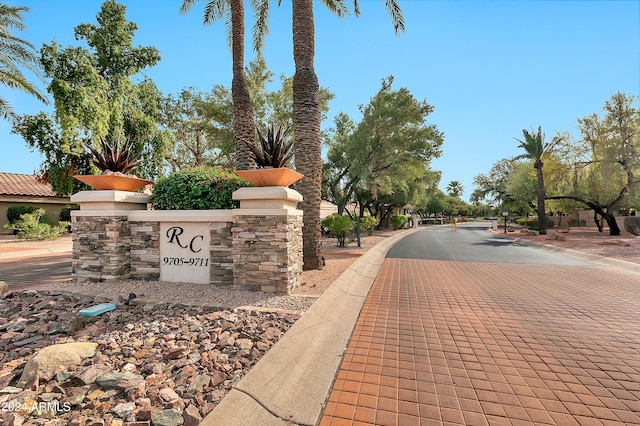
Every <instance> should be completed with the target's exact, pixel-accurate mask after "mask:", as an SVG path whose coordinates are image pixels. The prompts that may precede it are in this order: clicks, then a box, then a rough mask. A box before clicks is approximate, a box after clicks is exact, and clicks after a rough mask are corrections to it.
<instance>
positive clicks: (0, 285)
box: [0, 281, 9, 296]
mask: <svg viewBox="0 0 640 426" xmlns="http://www.w3.org/2000/svg"><path fill="white" fill-rule="evenodd" d="M8 291H9V284H7V283H6V282H4V281H0V296H2V295H3V294H5V293H6V292H8Z"/></svg>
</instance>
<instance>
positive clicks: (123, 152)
mask: <svg viewBox="0 0 640 426" xmlns="http://www.w3.org/2000/svg"><path fill="white" fill-rule="evenodd" d="M100 145H101V148H102V150H101V151H98V150H97V149H96V148H94V147H92V146H89V150H90V151H91V154H93V158H92V159H91V162H92V163H93V164H94V165H95V166H96V167H97V168H98V169H100V171H102V172H103V173H104V172H108V171H111V172H113V173H122V174H125V175H128V174H131V172H133V171H134V170H135V169H136V168H137V167H138V165H139V164H140V160H139V159H137V158H136V154H135V153H134V151H133V146H132V144H131V141H130V140H126V141H124V142H123V143H120V137H119V136H118V137H115V138H114V139H113V141H112V142H111V143H109V142H107V141H106V140H105V139H104V138H103V137H100Z"/></svg>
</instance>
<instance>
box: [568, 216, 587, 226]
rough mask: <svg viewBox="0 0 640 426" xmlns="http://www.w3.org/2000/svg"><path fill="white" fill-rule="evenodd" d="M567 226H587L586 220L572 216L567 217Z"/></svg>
mask: <svg viewBox="0 0 640 426" xmlns="http://www.w3.org/2000/svg"><path fill="white" fill-rule="evenodd" d="M569 226H573V227H576V226H587V221H586V220H584V219H582V220H579V219H575V218H572V219H569Z"/></svg>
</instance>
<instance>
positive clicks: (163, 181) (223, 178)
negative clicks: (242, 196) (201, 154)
mask: <svg viewBox="0 0 640 426" xmlns="http://www.w3.org/2000/svg"><path fill="white" fill-rule="evenodd" d="M246 186H251V184H250V183H249V182H247V181H246V180H244V179H241V178H240V177H238V176H236V175H235V174H233V173H230V172H225V171H224V170H221V169H216V168H212V167H195V168H193V169H189V170H182V171H179V172H176V173H172V174H171V175H169V176H167V177H163V178H160V179H159V180H158V182H157V183H156V184H155V187H154V189H153V194H152V195H151V204H152V205H153V208H154V209H155V210H209V209H233V208H236V207H239V206H240V203H239V202H237V201H234V200H233V199H232V198H231V195H232V194H233V192H234V191H236V190H237V189H238V188H242V187H246Z"/></svg>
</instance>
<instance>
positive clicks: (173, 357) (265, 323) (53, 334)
mask: <svg viewBox="0 0 640 426" xmlns="http://www.w3.org/2000/svg"><path fill="white" fill-rule="evenodd" d="M101 302H102V301H101V300H95V299H93V298H81V297H75V296H70V295H61V294H50V293H45V292H37V291H33V290H29V291H20V292H9V293H6V294H5V295H4V296H2V297H0V347H1V348H2V351H1V352H0V402H6V401H12V400H14V399H15V400H16V401H17V400H21V401H24V400H34V401H36V402H46V401H48V402H49V403H51V404H59V405H60V407H69V408H70V409H69V410H65V411H59V412H58V413H56V414H55V415H54V414H53V413H40V414H38V413H36V412H32V413H21V414H22V417H21V418H18V417H16V418H13V417H11V419H12V420H11V421H12V422H14V424H19V422H20V421H21V420H22V422H23V423H22V424H23V426H26V425H28V426H32V425H33V426H36V425H46V426H55V425H58V424H60V425H74V426H75V425H77V426H87V425H93V426H106V425H109V426H118V425H123V426H124V425H129V426H150V425H154V426H155V425H156V424H186V425H192V424H193V425H195V424H199V423H200V422H201V421H202V418H204V417H205V416H206V415H207V414H208V413H209V412H211V410H213V408H215V406H216V405H217V404H218V403H219V402H220V401H221V400H222V398H223V397H224V396H225V395H226V394H227V392H228V391H229V390H230V389H231V388H232V387H233V386H234V385H235V384H236V383H237V382H238V381H239V380H240V379H241V378H242V377H243V376H244V374H246V372H247V371H249V369H250V368H251V367H252V366H253V365H254V364H255V363H256V362H257V361H258V360H259V359H260V357H261V356H262V355H264V353H265V352H266V350H267V349H269V348H270V347H272V346H273V345H274V344H275V343H276V342H277V341H278V340H279V338H280V337H281V336H282V335H283V334H284V333H285V332H286V331H287V330H288V329H289V327H291V325H293V324H294V323H295V321H296V320H297V319H298V315H293V314H287V313H282V312H281V313H278V312H273V311H271V312H256V311H250V310H238V311H234V312H231V311H216V310H213V309H206V308H196V307H188V306H179V307H178V306H175V305H170V304H155V305H136V306H124V305H120V306H119V307H118V309H116V310H115V311H111V312H108V313H106V314H104V315H100V316H97V317H87V319H85V320H84V322H83V327H84V328H83V329H81V330H78V331H77V332H70V331H64V330H63V328H62V327H61V326H60V323H63V322H68V321H71V320H73V318H75V316H76V314H75V313H76V312H77V311H78V310H80V309H82V308H84V307H88V306H92V305H94V304H97V303H101ZM9 329H10V330H11V331H9ZM43 330H44V331H43ZM35 336H42V338H39V339H32V338H33V337H35ZM29 339H30V340H29ZM25 340H26V342H25V344H24V345H23V346H22V347H18V346H16V345H15V342H21V341H25ZM68 343H73V344H76V343H81V344H83V345H84V344H90V345H91V348H92V349H95V354H93V356H91V353H89V357H88V358H87V357H81V358H80V359H79V361H78V360H76V361H75V365H70V366H57V365H56V366H54V367H49V368H47V370H46V371H42V372H40V373H38V374H36V375H35V376H33V377H31V379H30V380H28V381H27V382H25V383H24V385H21V386H18V378H20V377H21V375H22V373H23V370H26V368H25V367H26V365H27V364H28V363H29V362H30V360H31V359H36V358H37V355H38V354H40V353H42V352H43V351H44V349H45V348H48V347H52V346H53V345H60V344H68ZM45 352H46V351H45ZM9 414H10V413H8V412H1V411H0V424H9V423H8V421H7V420H8V419H9V417H8V415H9ZM12 414H13V413H12ZM154 416H155V417H154ZM152 418H154V421H153V422H152ZM156 420H157V422H156Z"/></svg>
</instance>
